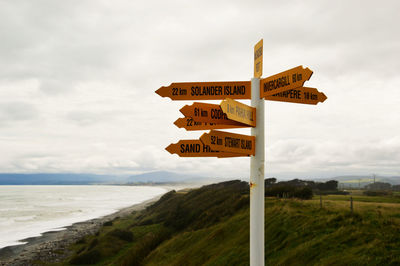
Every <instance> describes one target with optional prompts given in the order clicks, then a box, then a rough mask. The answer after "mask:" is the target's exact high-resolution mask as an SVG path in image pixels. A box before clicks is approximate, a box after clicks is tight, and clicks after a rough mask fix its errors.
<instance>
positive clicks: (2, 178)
mask: <svg viewBox="0 0 400 266" xmlns="http://www.w3.org/2000/svg"><path fill="white" fill-rule="evenodd" d="M300 179H301V178H300ZM328 180H337V181H339V183H342V184H344V185H345V186H353V187H359V186H360V187H363V186H365V185H367V184H370V183H372V182H373V181H374V180H373V177H372V176H362V175H347V176H337V177H332V178H328V179H315V180H314V181H328ZM221 181H226V179H222V178H215V177H202V176H196V175H188V174H181V173H175V172H168V171H155V172H148V173H143V174H138V175H130V176H126V175H125V176H113V175H95V174H73V173H59V174H49V173H42V174H6V173H5V174H0V185H91V184H117V185H123V184H141V183H157V184H158V183H192V184H193V183H196V184H209V183H216V182H221ZM375 181H376V182H386V183H390V184H392V185H398V184H400V176H376V178H375Z"/></svg>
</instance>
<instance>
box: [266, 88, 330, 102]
mask: <svg viewBox="0 0 400 266" xmlns="http://www.w3.org/2000/svg"><path fill="white" fill-rule="evenodd" d="M326 99H327V97H326V96H325V94H324V93H323V92H319V91H318V90H317V89H315V88H308V87H300V88H296V89H292V90H288V91H283V92H280V93H277V94H274V95H271V96H267V97H265V100H268V101H278V102H291V103H302V104H314V105H315V104H318V103H320V102H321V103H322V102H324V101H325V100H326Z"/></svg>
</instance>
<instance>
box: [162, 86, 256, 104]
mask: <svg viewBox="0 0 400 266" xmlns="http://www.w3.org/2000/svg"><path fill="white" fill-rule="evenodd" d="M156 93H157V94H158V95H160V96H162V97H169V98H171V99H172V100H223V99H225V98H232V99H251V82H250V81H215V82H175V83H171V85H169V86H167V87H161V88H159V89H158V90H156Z"/></svg>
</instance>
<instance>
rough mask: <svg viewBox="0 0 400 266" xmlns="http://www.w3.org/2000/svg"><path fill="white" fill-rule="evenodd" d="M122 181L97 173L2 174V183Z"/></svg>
mask: <svg viewBox="0 0 400 266" xmlns="http://www.w3.org/2000/svg"><path fill="white" fill-rule="evenodd" d="M118 182H121V177H117V176H111V175H95V174H68V173H67V174H65V173H63V174H50V173H39V174H0V185H90V184H104V183H118Z"/></svg>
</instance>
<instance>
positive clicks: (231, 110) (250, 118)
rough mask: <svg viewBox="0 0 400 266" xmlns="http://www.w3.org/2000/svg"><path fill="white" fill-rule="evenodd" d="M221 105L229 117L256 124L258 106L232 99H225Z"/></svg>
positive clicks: (244, 122)
mask: <svg viewBox="0 0 400 266" xmlns="http://www.w3.org/2000/svg"><path fill="white" fill-rule="evenodd" d="M220 106H221V109H222V111H223V112H224V113H225V114H226V115H227V116H228V118H229V119H231V120H234V121H237V122H240V123H243V124H246V125H249V126H252V127H255V126H256V108H254V107H251V106H248V105H246V104H244V103H241V102H238V101H235V100H232V99H225V100H223V101H222V102H221V104H220Z"/></svg>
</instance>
